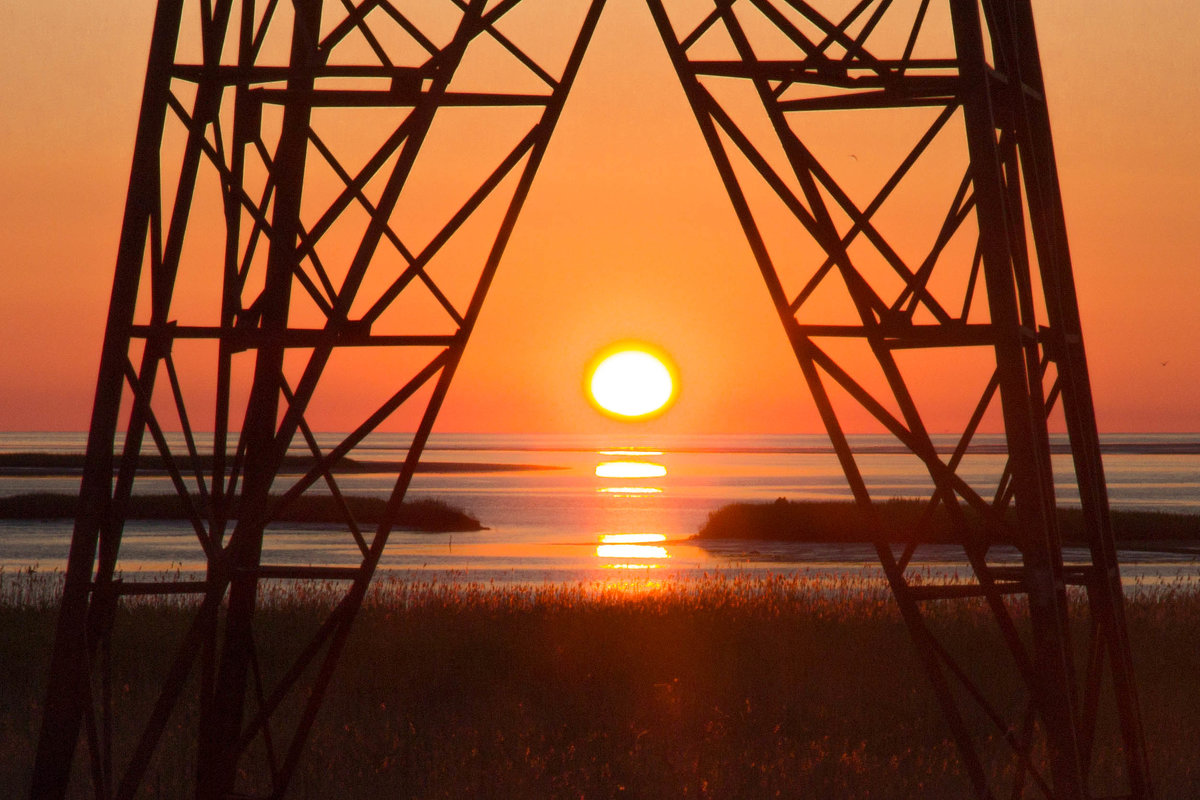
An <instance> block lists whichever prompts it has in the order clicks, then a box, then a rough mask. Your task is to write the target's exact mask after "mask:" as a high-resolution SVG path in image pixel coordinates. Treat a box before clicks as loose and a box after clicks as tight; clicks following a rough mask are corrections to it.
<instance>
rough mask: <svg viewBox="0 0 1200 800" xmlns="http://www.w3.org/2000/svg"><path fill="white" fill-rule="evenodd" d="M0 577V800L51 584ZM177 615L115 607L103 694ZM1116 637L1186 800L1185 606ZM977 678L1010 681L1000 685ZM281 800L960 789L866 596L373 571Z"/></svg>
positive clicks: (1199, 709) (274, 626)
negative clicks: (400, 577)
mask: <svg viewBox="0 0 1200 800" xmlns="http://www.w3.org/2000/svg"><path fill="white" fill-rule="evenodd" d="M0 583H2V584H3V586H2V588H0V674H2V675H3V676H4V680H3V681H0V787H8V789H7V790H3V789H0V793H3V794H5V796H17V797H20V796H23V793H24V791H25V789H24V787H25V786H26V785H27V784H26V782H27V780H28V774H29V769H30V765H31V763H32V754H33V748H34V742H35V740H36V732H37V730H38V720H39V706H40V703H41V701H42V691H43V688H42V687H43V682H44V679H45V667H46V663H47V657H48V653H49V648H50V644H51V639H52V627H53V621H54V609H53V606H54V601H53V597H54V594H55V591H54V582H53V580H49V581H48V580H47V579H46V578H44V577H42V576H37V575H28V574H20V575H13V574H9V575H0ZM331 596H332V595H331V594H330V592H329V590H328V589H327V588H326V587H321V586H312V585H306V586H296V587H291V588H282V587H280V588H276V589H274V590H273V591H270V592H268V593H267V594H266V596H265V597H264V602H263V606H262V613H261V615H260V616H259V618H258V623H257V630H258V632H259V634H260V638H261V642H262V646H263V648H264V652H268V653H269V652H271V651H272V650H273V649H287V648H289V647H295V646H298V645H297V644H296V643H297V642H299V640H300V638H301V635H302V634H303V633H304V632H305V631H307V630H311V629H312V627H313V626H314V625H315V624H316V620H317V618H318V616H319V615H318V614H317V613H315V612H317V611H318V610H320V609H321V608H324V607H325V606H327V605H328V603H329V602H330V598H331ZM931 611H932V616H931V624H932V626H933V628H934V629H935V630H936V631H938V633H939V634H940V635H941V638H942V640H943V641H944V642H947V643H949V644H948V646H950V647H951V648H952V649H953V650H954V651H955V652H956V653H957V654H958V655H960V656H961V657H962V658H963V659H964V660H965V661H966V662H967V665H968V667H970V668H972V669H975V670H984V671H985V674H986V670H987V667H988V665H989V664H995V663H1002V662H1003V661H1004V660H1005V658H1006V656H1005V655H1004V654H1003V653H1002V652H1001V650H1000V648H999V645H998V642H997V639H996V638H995V637H994V636H993V635H992V634H991V633H990V631H991V628H992V626H991V624H990V622H989V620H988V619H987V616H986V615H987V612H986V611H985V610H984V609H983V608H982V607H980V606H978V605H973V604H970V603H962V602H958V603H954V604H950V605H944V606H933V607H931ZM186 620H187V614H186V610H185V609H183V608H180V607H179V606H177V605H174V604H171V603H168V602H142V603H137V604H135V605H132V606H130V607H128V608H125V609H124V610H123V611H122V612H121V615H120V618H119V619H118V621H117V625H116V628H115V629H114V643H115V651H114V665H115V672H116V680H115V683H114V687H115V691H116V693H117V696H118V702H119V703H120V704H121V705H122V706H123V707H125V708H126V709H127V710H132V711H134V712H135V713H140V712H144V711H145V710H146V709H147V708H148V704H149V703H150V702H151V699H152V696H153V693H152V689H151V687H150V685H149V681H148V678H147V676H150V675H155V674H159V673H160V672H161V669H162V666H163V664H164V663H165V661H166V659H167V658H168V657H169V656H168V654H169V652H170V650H171V645H172V643H173V642H174V641H175V640H176V639H177V637H178V636H179V634H180V631H181V629H182V627H183V626H184V624H185V622H186ZM1129 624H1130V633H1131V636H1132V640H1133V646H1134V651H1135V662H1136V667H1137V670H1138V680H1139V683H1140V687H1141V699H1142V704H1143V710H1144V716H1145V721H1146V730H1147V732H1148V735H1149V737H1150V756H1151V762H1152V767H1153V774H1154V777H1155V781H1156V788H1157V796H1158V797H1159V798H1163V799H1174V798H1179V799H1180V800H1182V799H1183V798H1194V797H1197V796H1200V751H1198V748H1197V742H1200V679H1198V676H1200V646H1198V645H1200V593H1198V592H1196V591H1195V590H1194V589H1191V588H1187V587H1185V586H1183V585H1179V586H1175V587H1166V588H1156V589H1153V590H1151V589H1147V590H1143V591H1140V592H1137V593H1135V595H1134V596H1133V597H1132V598H1131V600H1130V602H1129ZM135 648H136V649H135ZM989 688H990V689H993V690H995V691H996V692H997V693H998V694H999V695H1000V696H1004V695H1005V694H1006V693H1011V691H1012V689H1013V687H1012V686H1009V685H1007V684H1006V683H1005V680H1004V679H1001V678H997V679H996V680H995V681H994V685H992V686H990V687H989ZM194 716H195V709H194V708H186V709H184V712H183V714H182V716H181V717H180V719H179V720H177V721H176V723H174V724H173V725H172V727H171V728H170V729H169V731H168V737H167V740H166V741H165V742H164V744H163V746H162V747H161V748H160V755H159V757H158V760H157V761H156V763H155V771H154V780H152V781H151V786H152V787H153V789H154V791H153V792H151V793H150V794H147V795H146V796H152V797H163V798H167V797H170V798H174V797H187V796H189V795H188V792H187V790H186V787H187V786H188V785H189V781H190V773H191V770H192V767H191V764H192V758H193V755H192V753H193V750H192V747H191V739H190V736H191V735H192V734H191V733H190V728H189V724H190V722H191V720H192V719H194ZM971 724H972V725H975V726H977V728H978V730H979V732H980V734H981V736H982V740H983V742H984V744H983V749H984V750H985V751H986V752H989V753H991V752H993V751H995V752H1000V751H1001V750H1002V749H1003V748H1002V746H1001V745H1000V744H999V740H998V737H996V736H995V735H994V733H992V732H990V731H989V730H988V728H987V726H986V725H985V724H984V723H983V721H982V720H972V723H971ZM1111 756H1112V754H1111V753H1107V754H1106V755H1105V757H1106V758H1108V757H1111ZM117 760H118V762H119V761H120V753H118V754H117ZM990 763H991V762H990ZM998 763H999V762H995V763H992V768H993V769H995V770H997V771H1001V772H1002V771H1003V769H1004V768H1003V767H1000V766H998ZM13 787H17V790H16V791H12V788H13ZM293 789H294V791H293V792H292V795H291V796H294V797H298V798H326V797H338V798H383V797H388V798H392V797H397V798H399V797H415V798H427V797H428V798H434V797H447V798H448V797H455V798H461V797H513V798H523V797H535V798H536V797H564V798H565V797H570V798H581V797H586V798H594V797H595V798H604V797H620V796H628V797H645V798H659V797H661V798H674V797H712V798H758V797H775V796H782V797H801V798H807V797H813V798H910V797H911V798H918V797H920V798H943V797H947V798H948V797H963V796H967V794H968V787H967V783H966V779H965V776H964V774H963V770H962V767H961V765H960V763H959V760H958V757H957V754H956V750H955V748H954V746H953V744H952V743H951V742H950V740H949V737H948V734H947V731H946V729H945V726H944V723H943V721H942V717H941V714H940V712H939V711H938V708H937V706H936V703H935V702H934V700H933V697H932V694H931V692H930V691H929V689H928V686H927V682H926V678H925V677H924V674H923V673H922V672H921V670H920V668H919V666H918V664H917V662H916V659H915V657H914V655H913V651H912V647H911V645H910V643H909V638H908V634H907V633H906V631H905V628H904V626H903V624H902V623H901V620H900V618H899V615H898V613H897V612H896V610H895V608H894V606H893V603H892V601H891V600H890V598H889V596H888V595H887V593H886V590H884V589H883V587H881V586H880V585H879V584H876V583H871V582H869V581H867V580H866V579H865V578H864V579H857V578H853V577H850V578H844V579H841V580H839V581H836V582H833V583H829V582H827V581H823V580H819V579H818V578H816V577H815V576H813V577H809V576H804V575H800V576H791V577H779V576H777V577H770V578H765V579H753V580H750V579H746V580H742V579H724V578H709V579H705V580H678V581H671V582H667V583H662V584H660V583H656V582H654V581H652V580H649V579H636V580H632V581H630V582H629V583H627V584H618V585H611V586H609V587H607V588H604V587H600V586H597V585H591V586H545V587H533V588H503V587H488V586H448V585H437V584H432V583H405V582H400V581H388V580H383V581H381V582H379V583H377V584H376V585H375V587H374V588H373V590H372V592H371V594H370V596H369V599H368V602H367V604H366V606H365V607H364V609H363V612H362V614H361V617H360V619H359V620H358V622H357V623H356V628H355V632H354V635H353V636H352V639H351V641H350V643H349V646H348V650H347V652H346V653H345V655H344V658H343V661H342V663H341V665H340V667H339V673H338V680H337V682H336V684H335V689H334V691H333V692H332V694H331V695H330V697H329V698H328V700H327V702H326V704H325V706H324V707H323V709H322V712H321V715H320V717H319V718H318V722H317V728H316V730H315V732H314V735H313V738H312V741H311V744H310V747H309V749H308V751H307V757H306V759H305V760H304V762H303V764H302V767H301V771H300V774H299V776H298V778H297V780H296V782H295V784H294V786H293ZM78 796H83V795H78ZM1004 796H1006V795H1004ZM1030 796H1036V792H1034V793H1031V794H1030Z"/></svg>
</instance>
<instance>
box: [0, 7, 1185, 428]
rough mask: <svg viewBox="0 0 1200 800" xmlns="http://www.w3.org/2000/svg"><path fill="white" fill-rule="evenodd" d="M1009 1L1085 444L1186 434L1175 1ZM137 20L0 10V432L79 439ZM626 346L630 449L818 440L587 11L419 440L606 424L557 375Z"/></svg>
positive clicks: (660, 58) (689, 164) (632, 53)
mask: <svg viewBox="0 0 1200 800" xmlns="http://www.w3.org/2000/svg"><path fill="white" fill-rule="evenodd" d="M1035 7H1036V9H1037V12H1038V21H1039V24H1040V36H1041V43H1042V51H1043V60H1044V67H1045V71H1046V75H1047V82H1048V89H1049V94H1050V105H1051V112H1052V117H1053V124H1054V130H1055V136H1056V144H1057V149H1058V160H1059V168H1060V172H1061V175H1062V183H1063V192H1064V198H1065V202H1066V208H1067V216H1068V226H1069V233H1070V236H1071V244H1072V250H1073V255H1074V263H1075V270H1076V275H1077V280H1078V283H1079V294H1080V305H1081V309H1082V313H1083V321H1084V332H1085V337H1086V341H1087V346H1088V352H1089V357H1090V360H1091V365H1092V373H1093V382H1094V393H1095V396H1096V404H1097V408H1098V412H1099V418H1100V424H1101V428H1102V430H1105V431H1150V430H1152V431H1196V430H1200V404H1197V403H1196V402H1195V400H1194V397H1193V395H1194V392H1195V387H1197V386H1200V359H1196V358H1194V356H1195V355H1196V353H1197V345H1196V342H1197V341H1200V321H1198V317H1197V315H1196V313H1195V312H1194V310H1193V304H1194V303H1195V302H1196V300H1197V299H1198V298H1200V270H1198V269H1197V267H1200V264H1197V263H1196V262H1197V255H1196V254H1197V253H1200V225H1197V224H1195V222H1194V219H1195V216H1196V211H1195V196H1196V190H1195V181H1196V179H1197V178H1198V177H1200V151H1198V150H1197V148H1195V146H1194V137H1195V130H1196V128H1197V123H1198V122H1200V86H1198V85H1197V84H1196V82H1195V81H1194V76H1195V75H1196V74H1200V48H1197V47H1195V45H1194V43H1192V42H1191V41H1190V39H1191V37H1192V35H1193V34H1194V31H1196V30H1198V29H1200V7H1197V6H1196V5H1195V4H1193V3H1190V2H1187V1H1186V0H1164V1H1163V2H1156V3H1150V4H1125V3H1090V2H1084V0H1072V2H1064V1H1063V0H1054V2H1041V3H1037V4H1036V5H1035ZM152 12H153V3H152V2H150V0H112V1H111V2H107V3H103V4H92V5H89V6H88V7H87V9H86V11H84V10H82V9H81V7H80V5H79V4H78V3H74V2H67V1H66V0H46V1H45V2H41V3H36V4H34V3H8V4H5V5H4V7H3V8H0V108H2V109H3V112H0V259H3V261H2V262H0V263H2V264H3V274H4V276H5V279H6V286H5V291H4V292H2V293H0V319H2V320H3V330H4V333H5V339H6V341H7V343H8V344H7V346H6V347H5V348H3V349H2V350H0V372H2V374H4V375H5V376H6V378H5V380H4V381H3V382H2V383H0V428H4V429H10V430H21V429H57V430H74V429H82V428H85V427H86V425H87V419H88V410H89V408H90V404H91V397H92V391H93V386H94V380H95V377H94V371H95V367H96V364H97V360H98V355H99V342H100V337H101V334H102V330H103V319H104V314H105V311H106V306H107V299H108V291H109V286H110V282H111V276H112V268H113V262H114V257H115V252H116V242H117V237H118V233H119V223H120V217H121V209H122V204H123V201H124V192H125V185H126V182H127V179H128V170H129V159H130V152H131V149H132V139H133V131H134V127H135V124H136V116H137V104H138V101H139V98H140V92H141V84H142V79H143V73H144V69H145V54H146V48H147V44H148V37H149V30H150V22H151V19H152ZM630 337H635V338H643V339H647V340H649V341H651V342H654V343H656V344H658V345H660V346H661V347H663V348H664V349H665V350H667V351H668V352H670V353H671V354H672V356H673V357H674V358H675V360H676V362H677V364H678V367H679V371H680V373H681V375H682V380H683V390H682V393H681V395H680V398H679V401H678V403H677V405H676V406H675V408H674V409H672V410H671V411H670V412H669V413H667V414H666V415H664V416H663V417H661V418H659V419H657V420H654V421H652V422H648V423H644V424H643V427H642V428H641V429H642V430H648V431H669V432H702V431H712V432H741V431H746V432H759V431H761V432H806V431H817V430H819V429H820V424H819V420H818V419H817V418H816V415H815V412H814V410H813V408H812V405H811V402H810V401H809V400H808V399H807V397H806V391H805V389H804V387H803V383H802V380H801V378H800V374H799V370H798V368H797V367H796V365H795V362H794V360H793V359H792V357H791V355H790V351H789V350H788V348H787V346H786V342H785V340H784V337H783V335H782V331H781V329H780V327H779V324H778V322H777V320H776V319H775V317H774V312H773V310H772V309H771V307H770V305H769V302H768V299H767V295H766V292H765V290H764V288H763V286H762V282H761V279H760V278H759V277H758V274H757V271H756V268H755V267H754V264H753V262H752V260H751V258H750V254H749V250H748V248H747V246H746V244H745V241H744V238H743V237H742V234H741V231H740V228H739V227H738V226H737V223H736V220H735V218H734V216H733V214H732V211H731V209H730V206H729V201H728V199H727V198H726V197H725V195H724V193H723V190H722V189H721V188H720V184H719V181H718V179H717V176H716V172H715V169H714V168H713V167H712V164H711V161H710V159H709V157H708V154H707V151H706V150H705V148H704V145H703V142H702V140H701V137H700V134H699V132H698V130H697V128H696V125H695V122H694V120H693V118H692V116H691V113H690V111H689V110H688V108H687V106H686V104H685V101H684V99H683V96H682V92H681V91H680V89H679V88H678V86H677V84H676V82H675V78H674V76H673V74H672V73H671V72H670V69H669V65H668V64H667V61H666V56H665V54H664V53H663V51H662V48H661V44H660V43H659V42H658V41H657V39H656V34H655V32H654V31H653V29H652V25H651V22H650V19H649V15H648V13H647V12H646V10H645V8H644V7H643V5H642V3H641V2H639V1H638V0H609V7H608V9H607V10H606V13H605V16H604V18H603V20H602V21H601V24H600V28H599V30H598V32H597V34H596V38H595V40H594V42H593V45H592V47H591V49H590V51H589V54H588V57H587V60H586V61H585V63H584V67H583V70H582V71H581V74H580V76H579V79H578V82H577V84H576V87H575V91H574V92H573V94H572V97H571V99H570V100H569V102H568V105H567V108H566V110H565V112H564V115H563V118H562V120H561V122H560V124H559V127H558V131H557V134H556V137H555V140H554V142H553V143H552V145H551V148H550V150H549V152H548V154H547V157H546V161H545V163H544V165H543V167H542V169H541V171H540V172H539V175H538V179H537V181H536V182H535V184H534V189H533V192H532V194H531V196H530V198H529V201H528V203H527V205H526V208H525V211H524V213H523V215H522V217H521V220H520V223H519V225H518V228H517V231H516V234H515V235H514V237H513V240H512V243H511V245H510V246H509V249H508V251H507V254H506V256H505V259H504V262H503V263H502V266H501V270H500V273H499V275H498V278H497V280H496V283H495V284H494V287H493V289H492V292H491V294H490V296H489V300H488V303H487V305H486V306H485V308H484V312H483V315H482V317H481V319H480V322H479V326H478V328H477V330H476V333H475V338H474V339H473V341H472V343H471V345H470V346H469V347H468V349H467V353H466V356H465V358H464V361H463V364H462V366H461V368H460V370H459V373H458V376H457V378H456V380H455V385H454V387H453V388H452V389H451V393H450V396H449V399H448V401H447V404H446V406H445V408H444V411H443V413H442V416H441V417H440V419H439V423H438V426H437V429H438V430H442V431H581V430H582V431H603V430H614V429H617V428H619V427H620V426H621V423H617V422H614V421H610V420H607V419H604V418H603V417H601V416H600V415H598V414H597V413H596V412H595V411H594V410H593V409H592V408H591V406H590V405H589V404H588V403H587V401H586V400H585V399H584V398H583V396H582V394H581V391H580V386H581V382H582V371H583V369H584V367H585V365H586V363H587V361H588V360H589V359H590V358H591V357H592V356H593V355H594V354H595V353H596V352H597V351H598V350H600V349H601V348H603V347H604V346H605V345H607V344H609V343H610V342H611V341H613V340H616V339H622V338H630ZM1162 362H1166V364H1165V365H1164V364H1162ZM948 393H949V394H953V392H952V391H949V392H948ZM933 402H935V403H936V399H935V400H934V401H933ZM947 402H948V403H949V402H951V401H950V400H948V401H947ZM351 405H352V403H351ZM947 413H949V412H947ZM315 421H316V423H317V424H318V425H319V426H320V427H324V428H334V429H336V428H343V427H346V426H347V425H348V424H352V423H353V422H354V420H350V419H345V420H344V421H343V419H342V418H340V417H339V416H338V414H337V413H336V412H333V411H329V412H326V413H325V414H324V416H322V417H321V418H319V419H317V420H315ZM929 424H930V427H931V428H933V429H935V430H937V429H942V426H940V425H939V420H938V417H937V412H936V411H934V412H933V413H931V414H930V420H929ZM945 427H947V428H948V427H953V423H952V421H951V420H950V417H947V424H946V425H945Z"/></svg>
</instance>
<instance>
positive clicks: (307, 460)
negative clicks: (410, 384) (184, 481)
mask: <svg viewBox="0 0 1200 800" xmlns="http://www.w3.org/2000/svg"><path fill="white" fill-rule="evenodd" d="M84 460H85V456H84V454H83V453H32V452H31V453H0V477H7V478H12V477H20V476H38V477H54V476H62V475H66V476H72V475H79V474H81V473H82V472H83V464H84ZM197 460H198V461H199V465H200V468H201V469H203V470H206V471H207V470H211V469H212V468H213V464H214V459H213V456H211V455H202V456H200V457H199V458H198V459H197ZM173 461H174V463H175V466H176V467H178V468H179V470H180V471H183V472H188V471H192V470H194V469H195V467H194V466H193V463H192V459H191V457H189V456H187V455H179V456H176V457H174V458H173ZM231 463H233V457H232V456H230V457H229V458H228V460H227V461H226V464H227V465H228V464H231ZM316 463H317V461H316V459H315V458H313V457H312V456H285V457H284V459H283V463H282V464H281V465H280V468H279V474H281V475H303V474H305V473H306V472H308V471H309V470H310V469H312V468H313V466H315V465H316ZM138 465H139V467H140V468H141V469H142V470H143V471H147V472H162V473H165V472H167V464H166V461H165V459H163V457H162V456H160V455H143V456H141V458H139V459H138ZM403 467H404V462H403V461H396V460H380V461H364V460H361V459H353V458H342V459H340V460H339V461H337V462H336V464H335V465H334V469H335V470H336V471H337V472H339V473H343V474H358V475H361V474H370V473H379V472H383V473H389V472H390V473H395V472H399V471H400V470H401V469H402V468H403ZM557 469H564V467H559V466H550V465H546V464H506V463H492V462H474V461H429V460H421V461H419V462H417V472H426V473H460V472H461V473H468V472H525V471H538V470H557Z"/></svg>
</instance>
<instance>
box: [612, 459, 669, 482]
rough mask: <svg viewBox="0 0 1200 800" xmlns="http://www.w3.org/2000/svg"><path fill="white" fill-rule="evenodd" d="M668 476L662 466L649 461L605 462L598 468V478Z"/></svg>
mask: <svg viewBox="0 0 1200 800" xmlns="http://www.w3.org/2000/svg"><path fill="white" fill-rule="evenodd" d="M666 474H667V468H666V467H664V466H663V465H662V464H651V463H650V462H648V461H605V462H603V463H601V464H598V465H597V466H596V477H597V478H661V477H663V476H664V475H666Z"/></svg>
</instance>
